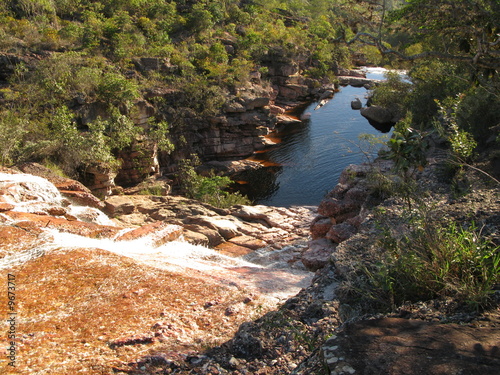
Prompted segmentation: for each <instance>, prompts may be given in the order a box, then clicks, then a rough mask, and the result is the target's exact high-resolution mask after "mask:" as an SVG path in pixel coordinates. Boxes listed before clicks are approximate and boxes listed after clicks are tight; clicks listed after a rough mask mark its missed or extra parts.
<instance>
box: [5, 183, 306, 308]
mask: <svg viewBox="0 0 500 375" xmlns="http://www.w3.org/2000/svg"><path fill="white" fill-rule="evenodd" d="M2 201H3V202H5V203H10V204H12V205H13V206H14V209H13V210H12V211H16V212H26V213H36V214H38V215H42V216H43V217H46V215H47V214H46V213H47V212H50V210H51V209H53V208H56V207H63V206H65V210H66V211H67V212H68V213H70V214H71V215H72V216H76V217H79V216H81V217H82V218H84V219H85V220H86V221H87V222H89V221H90V222H93V223H94V224H97V225H106V226H110V225H111V226H115V227H116V224H115V223H114V222H113V221H112V220H111V219H109V218H108V217H107V216H106V215H105V214H104V213H102V212H101V211H99V210H97V209H94V208H91V207H83V206H75V205H72V204H69V202H68V201H66V200H65V199H64V197H62V196H61V194H60V193H59V191H58V190H57V188H56V187H55V186H54V185H53V184H52V183H50V182H49V181H47V180H46V179H44V178H41V177H36V176H32V175H28V174H7V173H0V202H2ZM89 212H94V213H95V214H93V215H89ZM89 218H91V220H89ZM21 220H28V219H24V218H23V219H21ZM16 223H17V222H16V220H15V219H13V218H11V217H10V216H9V215H7V214H4V213H0V227H1V226H5V227H9V226H14V227H15V226H16ZM63 226H64V225H63ZM41 229H42V234H41V235H40V236H39V237H38V241H37V243H36V244H35V245H34V246H32V247H29V248H28V249H25V250H23V251H16V252H14V253H12V254H9V255H7V256H4V257H3V258H1V259H0V270H1V269H8V268H9V267H11V266H13V265H14V264H22V263H25V262H27V261H29V260H31V259H35V258H38V257H41V256H44V255H45V254H47V253H48V252H50V251H53V250H56V249H68V250H71V249H82V248H87V249H94V248H97V249H102V250H106V251H109V252H112V253H115V254H119V255H122V256H126V257H128V258H132V259H134V260H135V261H137V262H139V263H142V264H147V265H149V266H151V267H155V268H161V269H166V270H170V271H173V272H179V273H183V272H184V271H185V270H186V269H190V270H195V271H196V272H201V273H202V274H204V275H206V276H204V277H217V278H218V279H223V280H226V281H227V283H230V284H235V285H240V286H243V287H245V288H248V289H249V290H255V291H257V292H259V293H261V294H262V295H265V296H267V297H268V298H271V299H273V300H281V299H286V298H288V297H290V296H292V295H294V294H296V293H297V292H298V291H299V290H300V289H301V288H303V287H306V286H308V285H309V283H310V281H311V279H312V276H313V274H312V273H311V272H307V271H303V270H293V269H283V268H280V267H278V268H277V267H275V266H273V265H272V264H271V263H272V262H262V261H261V262H259V264H256V263H253V262H249V261H246V260H244V259H240V258H234V257H229V256H225V255H222V254H220V253H219V252H217V251H215V250H213V249H209V248H205V247H202V246H197V245H192V244H190V243H187V242H184V241H183V239H182V237H180V238H179V239H178V240H174V241H171V242H167V243H165V244H163V243H162V244H161V245H157V244H158V240H159V239H160V238H159V236H160V237H161V236H164V235H165V233H163V232H165V231H170V232H180V229H182V228H180V227H179V226H177V225H171V226H167V227H166V228H165V229H164V230H161V231H156V232H154V233H149V234H148V235H147V236H144V237H141V238H136V239H133V240H120V237H121V236H123V235H124V234H125V233H126V232H128V231H131V230H132V229H133V228H124V229H120V228H116V234H115V235H114V236H113V237H112V238H89V237H84V236H80V235H76V234H72V233H67V232H66V231H65V229H64V228H63V230H61V231H60V230H58V229H54V228H41ZM160 232H161V233H160ZM3 250H6V249H3ZM265 264H269V266H266V265H265Z"/></svg>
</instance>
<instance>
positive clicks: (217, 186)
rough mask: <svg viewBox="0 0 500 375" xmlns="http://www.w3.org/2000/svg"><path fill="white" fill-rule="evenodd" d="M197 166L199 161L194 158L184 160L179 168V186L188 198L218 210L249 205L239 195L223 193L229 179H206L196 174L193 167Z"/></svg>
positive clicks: (213, 177) (246, 199)
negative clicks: (238, 205)
mask: <svg viewBox="0 0 500 375" xmlns="http://www.w3.org/2000/svg"><path fill="white" fill-rule="evenodd" d="M197 164H199V159H198V158H197V157H196V156H194V157H193V158H192V159H191V160H188V159H186V160H184V161H183V163H182V165H181V167H180V168H179V175H178V179H179V184H180V185H181V187H182V189H183V191H184V194H186V195H187V196H188V197H189V198H192V199H196V200H199V201H201V202H205V203H208V204H211V205H212V206H215V207H219V208H229V207H231V206H233V205H235V204H250V203H251V202H250V200H249V199H248V198H246V197H244V196H242V195H241V194H239V193H229V192H227V191H225V190H224V189H226V188H227V187H228V186H229V185H230V184H231V183H232V181H231V179H230V178H229V177H226V176H215V175H213V174H210V175H209V176H208V177H205V176H201V175H199V174H197V173H196V171H195V168H194V167H195V165H197Z"/></svg>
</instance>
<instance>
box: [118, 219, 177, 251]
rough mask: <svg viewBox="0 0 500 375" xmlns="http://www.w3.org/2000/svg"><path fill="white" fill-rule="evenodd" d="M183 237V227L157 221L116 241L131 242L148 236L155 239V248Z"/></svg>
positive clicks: (127, 233)
mask: <svg viewBox="0 0 500 375" xmlns="http://www.w3.org/2000/svg"><path fill="white" fill-rule="evenodd" d="M181 235H182V227H180V226H178V225H172V224H168V223H163V222H161V221H157V222H155V223H152V224H145V225H143V226H142V227H140V228H137V229H133V230H131V231H129V232H126V233H125V234H123V235H121V236H120V237H118V238H117V239H116V241H131V240H135V239H138V238H143V237H146V236H151V237H152V238H153V242H154V246H156V247H158V246H161V245H163V244H165V243H167V242H170V241H175V240H177V239H179V237H180V236H181Z"/></svg>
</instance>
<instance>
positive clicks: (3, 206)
mask: <svg viewBox="0 0 500 375" xmlns="http://www.w3.org/2000/svg"><path fill="white" fill-rule="evenodd" d="M13 209H14V205H13V204H10V203H2V202H0V212H5V211H10V210H13Z"/></svg>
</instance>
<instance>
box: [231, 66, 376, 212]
mask: <svg viewBox="0 0 500 375" xmlns="http://www.w3.org/2000/svg"><path fill="white" fill-rule="evenodd" d="M368 77H369V78H373V79H382V78H383V72H382V71H381V70H379V71H377V72H376V74H374V73H370V74H368ZM366 94H367V91H366V90H365V89H364V88H355V87H351V86H347V87H342V88H341V89H340V92H338V93H336V94H335V96H334V97H333V99H332V100H330V101H329V102H328V103H327V104H326V105H324V106H323V107H321V108H320V109H318V110H316V111H315V110H314V108H315V107H316V103H312V104H311V105H310V106H308V107H307V108H306V109H305V110H304V112H309V113H311V116H310V119H309V120H307V121H304V122H303V123H299V124H292V125H287V126H286V127H285V128H284V129H282V130H280V132H279V133H278V135H279V137H280V138H281V143H280V144H279V145H277V146H274V147H273V148H271V149H270V150H269V151H267V152H265V153H261V154H258V155H257V157H256V160H261V161H264V162H266V163H272V164H274V165H276V164H278V165H279V167H270V168H264V169H262V170H260V171H258V172H257V173H256V174H255V175H251V176H249V175H247V176H244V177H243V176H240V177H239V178H238V179H240V180H247V181H249V182H250V183H249V184H246V185H244V187H243V188H242V191H243V192H244V193H246V194H248V195H249V197H250V198H251V199H253V200H254V201H255V202H256V203H259V204H267V205H272V206H284V207H289V206H293V205H304V206H307V205H318V204H319V203H320V201H321V199H322V198H323V196H324V195H325V194H326V193H327V192H328V191H329V190H331V189H332V188H333V187H334V186H335V185H336V183H337V181H338V178H339V176H340V173H341V172H342V170H343V169H344V168H345V167H346V166H347V165H349V164H358V163H362V162H364V161H366V159H365V156H364V154H363V153H362V152H361V151H360V150H359V147H360V141H359V139H358V136H359V135H360V134H373V135H375V136H381V135H382V134H381V133H380V132H379V131H378V130H377V129H375V128H374V127H372V126H371V125H370V124H369V123H368V121H367V120H366V119H365V118H364V117H363V116H361V114H360V113H359V111H355V110H352V109H351V101H353V100H355V99H356V98H359V99H360V100H361V102H362V103H363V105H365V104H366V99H367V98H366ZM361 147H362V146H361ZM364 151H366V149H365V150H364ZM373 152H374V153H375V151H373Z"/></svg>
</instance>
